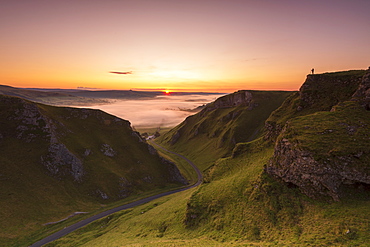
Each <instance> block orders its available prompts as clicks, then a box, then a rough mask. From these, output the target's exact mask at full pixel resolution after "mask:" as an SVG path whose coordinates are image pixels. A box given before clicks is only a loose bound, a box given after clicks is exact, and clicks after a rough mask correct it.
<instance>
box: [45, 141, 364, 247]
mask: <svg viewBox="0 0 370 247" xmlns="http://www.w3.org/2000/svg"><path fill="white" fill-rule="evenodd" d="M242 145H243V147H242V148H243V149H244V150H248V153H243V154H241V155H237V156H235V157H233V158H231V157H230V158H226V159H221V160H219V161H218V162H217V163H216V165H215V166H214V167H213V168H212V169H211V171H210V174H209V177H208V179H207V180H208V183H205V184H203V185H202V186H201V187H200V188H198V189H195V190H192V191H186V192H183V193H181V194H177V195H173V196H170V197H167V198H163V199H160V200H157V201H154V202H151V203H149V204H146V205H143V206H140V207H138V208H135V209H133V210H129V211H124V212H121V213H117V214H115V215H112V216H110V217H107V218H105V219H102V220H100V221H97V222H95V223H93V224H91V225H89V226H88V227H86V228H83V229H81V230H78V231H76V232H74V233H72V234H70V235H68V236H67V237H64V238H62V239H60V240H57V241H56V242H55V243H51V244H49V245H47V246H189V247H190V246H367V243H368V242H369V241H370V237H369V236H370V234H369V233H370V230H369V225H370V217H369V215H370V201H369V200H368V199H366V198H369V196H367V197H366V196H365V195H366V192H365V193H362V194H361V195H362V196H361V195H358V194H357V195H352V196H349V197H347V198H346V199H344V200H342V201H341V202H333V203H327V202H320V201H315V200H312V199H310V198H308V197H306V196H305V195H303V194H301V193H300V192H299V190H298V189H297V188H295V187H289V186H287V185H285V184H284V183H282V182H280V181H278V180H276V179H274V178H272V177H270V176H268V175H267V174H266V173H265V172H264V165H266V164H267V163H268V160H269V158H271V157H272V155H273V147H272V146H271V145H270V146H269V144H266V143H265V142H264V141H263V140H262V139H259V140H256V141H254V142H252V143H249V144H242ZM266 145H267V146H266ZM239 148H241V147H239ZM367 195H368V194H367Z"/></svg>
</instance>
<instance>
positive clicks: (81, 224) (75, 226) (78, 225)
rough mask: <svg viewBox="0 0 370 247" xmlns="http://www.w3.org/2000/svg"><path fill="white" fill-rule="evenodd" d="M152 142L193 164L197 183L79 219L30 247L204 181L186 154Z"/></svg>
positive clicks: (43, 243) (31, 246)
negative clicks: (183, 154)
mask: <svg viewBox="0 0 370 247" xmlns="http://www.w3.org/2000/svg"><path fill="white" fill-rule="evenodd" d="M150 143H151V144H153V145H155V146H157V147H159V148H161V149H163V150H164V151H166V152H169V153H172V154H174V155H177V156H179V157H181V158H182V159H184V160H186V161H187V162H188V163H189V165H191V166H192V167H193V168H194V170H195V171H196V173H197V176H198V180H197V182H196V183H195V184H193V185H190V186H188V187H183V188H180V189H177V190H172V191H168V192H163V193H161V194H158V195H154V196H150V197H147V198H144V199H141V200H138V201H135V202H131V203H128V204H125V205H122V206H119V207H116V208H113V209H110V210H108V211H105V212H102V213H100V214H97V215H94V216H91V217H90V218H87V219H84V220H82V221H79V222H77V223H75V224H73V225H70V226H67V227H66V228H64V229H63V230H60V231H58V232H56V233H54V234H52V235H49V236H48V237H46V238H44V239H41V240H40V241H38V242H36V243H34V244H32V245H30V247H39V246H43V245H45V244H47V243H50V242H52V241H54V240H57V239H59V238H61V237H63V236H65V235H67V234H69V233H71V232H73V231H75V230H77V229H79V228H81V227H84V226H86V225H87V224H90V223H91V222H93V221H96V220H98V219H101V218H104V217H106V216H108V215H110V214H113V213H116V212H119V211H121V210H125V209H129V208H133V207H136V206H139V205H141V204H144V203H147V202H150V201H152V200H155V199H158V198H160V197H163V196H168V195H171V194H175V193H177V192H180V191H184V190H188V189H191V188H194V187H196V186H198V185H200V184H201V183H202V180H203V176H202V173H201V172H200V170H199V169H198V167H196V166H195V165H194V164H193V162H191V161H190V160H189V159H188V158H186V157H185V156H182V155H181V154H178V153H175V152H172V151H169V150H167V149H165V148H164V147H162V146H160V145H158V144H157V143H154V142H152V141H150Z"/></svg>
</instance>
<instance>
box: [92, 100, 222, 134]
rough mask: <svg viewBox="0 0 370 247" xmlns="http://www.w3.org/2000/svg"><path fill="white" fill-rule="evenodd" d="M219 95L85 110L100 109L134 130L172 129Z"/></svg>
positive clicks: (120, 103)
mask: <svg viewBox="0 0 370 247" xmlns="http://www.w3.org/2000/svg"><path fill="white" fill-rule="evenodd" d="M220 96H222V95H221V94H217V95H215V94H187V95H163V96H157V97H155V98H153V99H144V100H142V99H141V100H114V101H112V102H111V103H110V104H103V105H96V106H91V107H87V108H92V109H100V110H103V111H105V112H107V113H109V114H112V115H115V116H117V117H119V118H122V119H125V120H128V121H130V122H131V126H133V127H135V128H152V127H154V128H156V127H173V126H176V125H177V124H179V123H181V122H182V121H183V120H184V119H185V118H186V117H187V116H189V115H193V114H195V113H196V111H195V110H194V109H196V108H197V107H199V106H202V105H205V104H207V103H210V102H212V101H214V100H215V99H216V98H218V97H220Z"/></svg>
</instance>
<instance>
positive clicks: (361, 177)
mask: <svg viewBox="0 0 370 247" xmlns="http://www.w3.org/2000/svg"><path fill="white" fill-rule="evenodd" d="M362 155H364V154H363V153H359V154H357V155H347V156H330V157H329V156H328V157H327V159H326V160H318V159H316V158H315V157H314V153H312V152H310V151H307V150H302V149H301V148H300V146H299V144H298V143H291V142H290V141H289V139H286V138H283V139H280V140H279V141H278V142H277V143H276V146H275V152H274V158H273V159H272V160H271V161H270V164H269V165H268V166H267V167H266V171H267V172H268V173H269V174H272V175H274V176H276V177H278V178H280V179H282V180H283V181H284V182H287V183H291V184H294V185H296V186H298V187H299V188H300V190H301V191H302V192H303V193H305V194H306V195H308V196H309V197H312V198H321V197H327V196H330V197H331V198H332V199H333V200H335V201H338V200H339V199H340V195H341V190H340V189H341V187H342V186H343V185H348V184H356V183H364V184H370V169H369V167H367V166H358V165H356V164H357V163H358V159H359V158H360V157H361V156H362ZM362 158H365V157H362Z"/></svg>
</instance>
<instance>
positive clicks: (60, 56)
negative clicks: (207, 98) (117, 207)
mask: <svg viewBox="0 0 370 247" xmlns="http://www.w3.org/2000/svg"><path fill="white" fill-rule="evenodd" d="M369 9H370V1H369V0H310V1H308V0H279V1H276V0H187V1H184V0H181V1H177V0H132V1H129V0H104V1H103V0H101V1H97V0H63V1H60V0H15V1H9V0H0V37H1V38H0V84H3V85H10V86H14V87H39V88H40V87H41V88H77V87H87V88H100V89H134V90H149V89H150V90H156V89H161V90H162V89H168V90H172V91H208V92H225V93H226V92H233V91H236V90H240V89H247V90H249V89H258V90H297V89H299V87H300V86H301V84H302V83H303V82H304V80H305V77H306V75H307V74H308V73H310V71H311V68H315V72H316V73H322V72H329V71H341V70H350V69H367V68H368V66H370V46H369V44H370V31H369V24H370V15H369ZM110 72H124V73H123V74H119V73H110ZM127 72H128V73H127Z"/></svg>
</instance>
